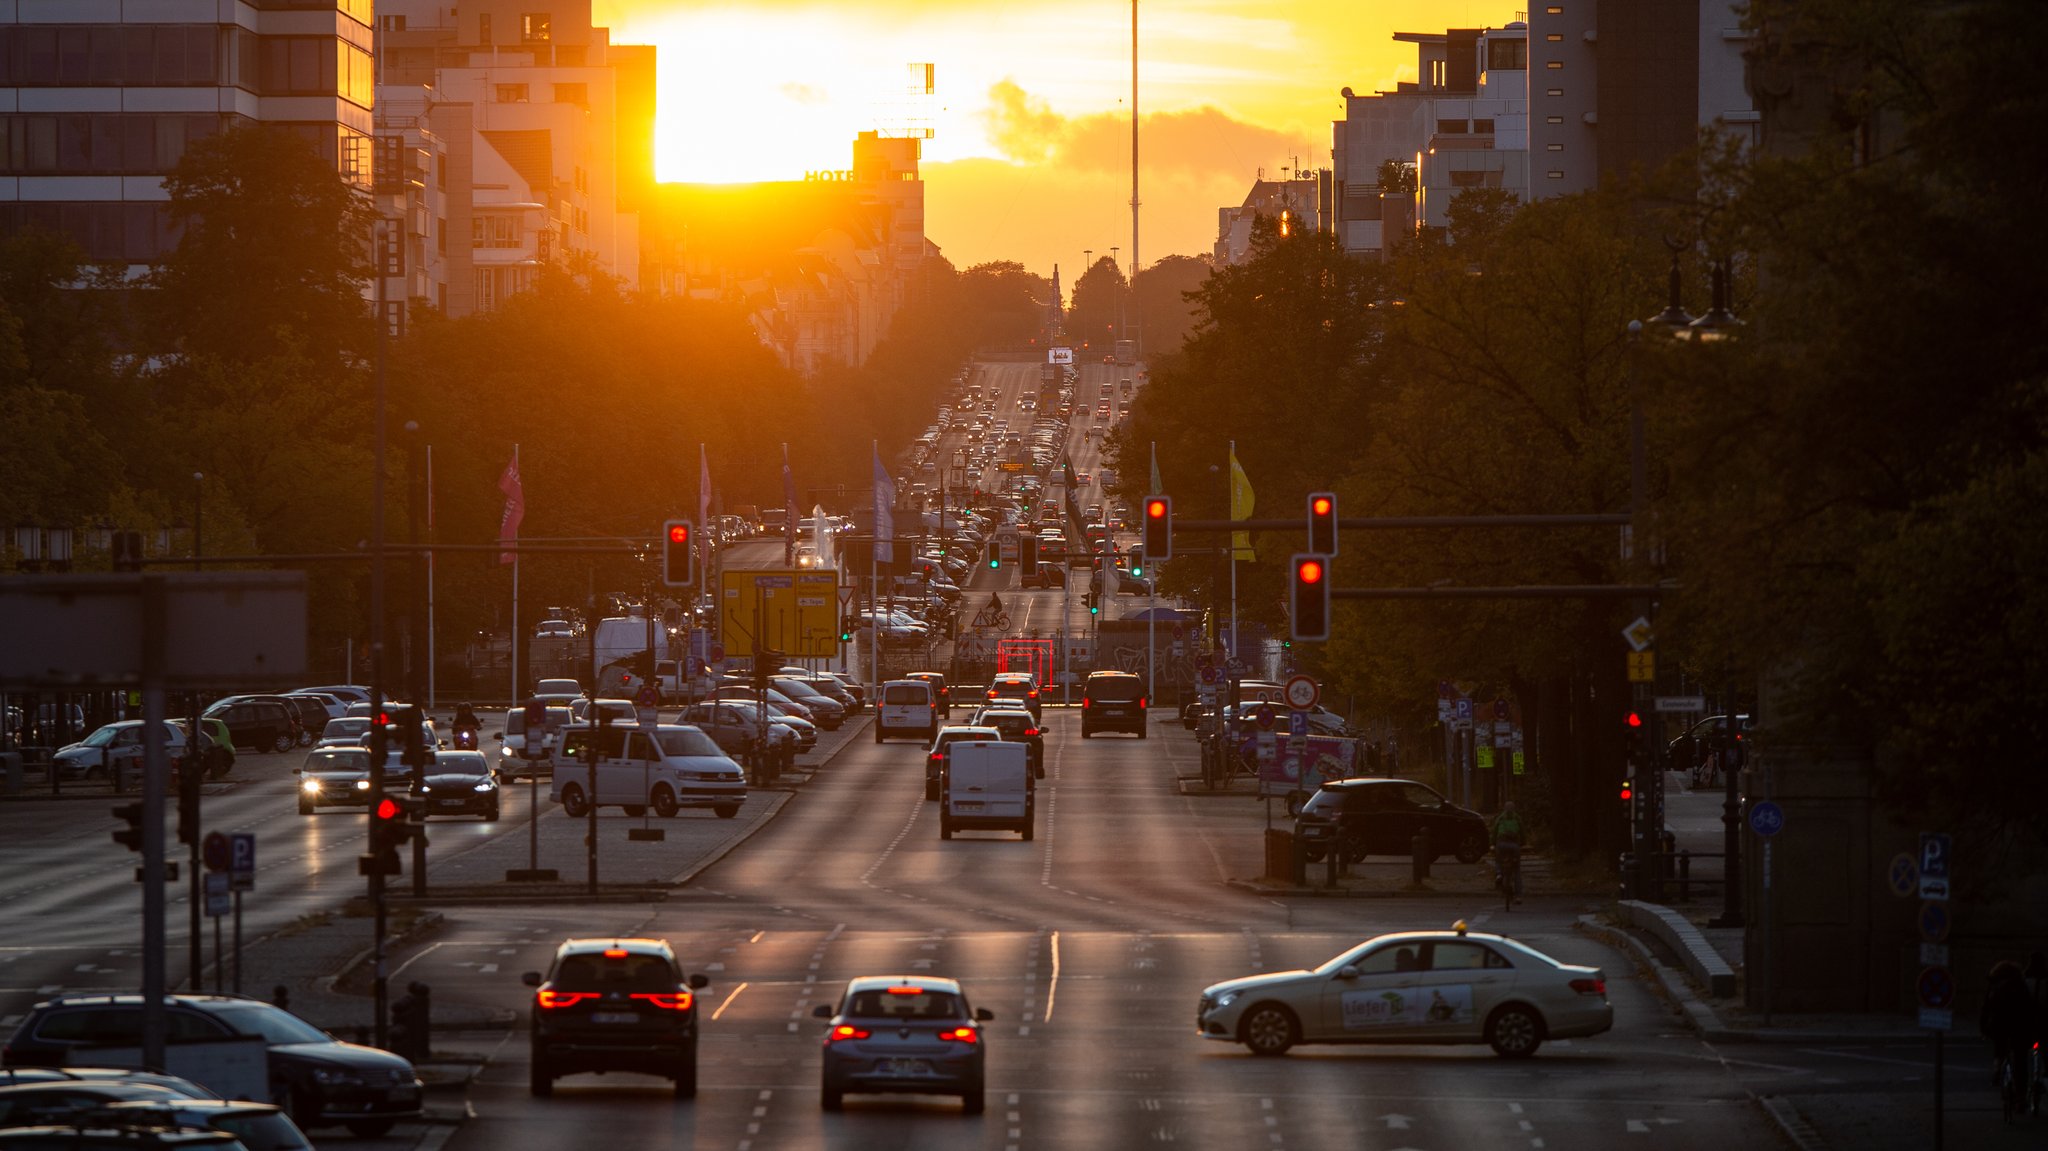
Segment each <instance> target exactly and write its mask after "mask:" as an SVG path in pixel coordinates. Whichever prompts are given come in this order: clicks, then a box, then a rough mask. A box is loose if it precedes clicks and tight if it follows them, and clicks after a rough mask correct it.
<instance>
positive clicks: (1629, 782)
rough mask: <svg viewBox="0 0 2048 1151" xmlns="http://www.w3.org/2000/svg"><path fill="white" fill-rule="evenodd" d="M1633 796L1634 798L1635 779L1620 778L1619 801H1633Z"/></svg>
mask: <svg viewBox="0 0 2048 1151" xmlns="http://www.w3.org/2000/svg"><path fill="white" fill-rule="evenodd" d="M1635 798H1636V781H1635V780H1633V779H1624V780H1622V781H1621V801H1622V802H1623V803H1634V802H1635Z"/></svg>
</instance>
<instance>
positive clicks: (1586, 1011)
mask: <svg viewBox="0 0 2048 1151" xmlns="http://www.w3.org/2000/svg"><path fill="white" fill-rule="evenodd" d="M1613 1026H1614V1007H1613V1005H1612V1004H1610V1003H1609V1002H1608V1001H1607V975H1606V973H1605V972H1603V971H1602V970H1601V969H1600V968H1597V967H1581V966H1578V965H1576V964H1568V963H1560V962H1558V961H1557V960H1555V959H1552V958H1551V957H1550V956H1548V955H1545V954H1543V953H1542V952H1540V951H1538V950H1536V949H1535V948H1533V947H1530V946H1529V945H1528V944H1526V943H1521V942H1518V941H1516V940H1513V939H1509V938H1507V937H1506V936H1503V935H1487V934H1481V933H1478V932H1472V931H1468V930H1466V928H1465V925H1464V923H1463V922H1460V923H1458V924H1456V925H1455V926H1453V927H1452V928H1451V929H1450V930H1448V931H1404V932H1396V933H1394V934H1390V935H1379V936H1375V937H1373V938H1371V939H1368V940H1366V941H1365V942H1363V943H1360V944H1358V945H1357V946H1355V947H1352V948H1349V949H1348V950H1345V951H1343V952H1340V953H1339V954H1337V955H1336V956H1335V957H1333V958H1331V959H1330V960H1329V961H1328V962H1326V963H1323V964H1322V965H1321V966H1318V967H1315V968H1313V969H1311V970H1307V971H1279V972H1273V973H1270V974H1266V975H1253V976H1248V977H1246V978H1243V979H1232V980H1227V981H1225V982H1222V983H1215V984H1211V985H1210V986H1208V987H1206V988H1204V989H1203V990H1202V997H1201V1002H1200V1003H1199V1005H1198V1006H1197V1007H1196V1010H1195V1029H1196V1031H1197V1033H1198V1034H1200V1035H1201V1036H1202V1038H1204V1039H1214V1040H1218V1041H1220V1042H1225V1043H1241V1044H1243V1045H1244V1046H1245V1047H1246V1048H1247V1049H1249V1050H1250V1051H1251V1053H1252V1054H1254V1055H1262V1056H1276V1055H1284V1054H1286V1053H1287V1052H1288V1051H1289V1050H1290V1049H1291V1048H1293V1047H1294V1046H1296V1045H1297V1044H1302V1043H1428V1044H1439V1043H1445V1044H1448V1043H1486V1044H1488V1045H1490V1046H1492V1048H1493V1049H1494V1051H1495V1053H1496V1054H1499V1055H1501V1056H1502V1057H1504V1058H1510V1059H1518V1058H1525V1057H1527V1056H1530V1055H1533V1054H1535V1053H1536V1048H1537V1047H1538V1046H1540V1045H1541V1044H1542V1043H1543V1042H1544V1040H1546V1039H1578V1038H1582V1037H1585V1036H1589V1035H1598V1034H1601V1033H1602V1032H1605V1031H1607V1030H1609V1029H1611V1028H1612V1027H1613Z"/></svg>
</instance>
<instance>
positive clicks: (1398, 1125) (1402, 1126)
mask: <svg viewBox="0 0 2048 1151" xmlns="http://www.w3.org/2000/svg"><path fill="white" fill-rule="evenodd" d="M1380 1122H1382V1123H1384V1124H1386V1125H1387V1130H1389V1131H1406V1130H1407V1129H1408V1124H1409V1123H1411V1122H1413V1118H1412V1117H1411V1116H1408V1115H1382V1116H1380Z"/></svg>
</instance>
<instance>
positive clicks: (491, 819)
mask: <svg viewBox="0 0 2048 1151" xmlns="http://www.w3.org/2000/svg"><path fill="white" fill-rule="evenodd" d="M503 814H504V810H503V809H502V808H500V807H499V806H498V805H497V804H495V803H494V804H492V805H491V806H490V807H488V808H486V809H484V822H485V823H496V822H498V817H499V816H500V815H503Z"/></svg>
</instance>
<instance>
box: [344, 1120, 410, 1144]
mask: <svg viewBox="0 0 2048 1151" xmlns="http://www.w3.org/2000/svg"><path fill="white" fill-rule="evenodd" d="M397 1123H398V1121H397V1120H395V1119H351V1120H349V1122H348V1124H347V1126H348V1132H349V1134H351V1135H353V1136H355V1137H356V1138H358V1139H377V1138H381V1137H382V1136H383V1135H384V1133H385V1132H387V1131H389V1130H391V1129H392V1128H393V1127H395V1126H397Z"/></svg>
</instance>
